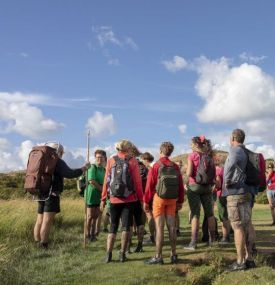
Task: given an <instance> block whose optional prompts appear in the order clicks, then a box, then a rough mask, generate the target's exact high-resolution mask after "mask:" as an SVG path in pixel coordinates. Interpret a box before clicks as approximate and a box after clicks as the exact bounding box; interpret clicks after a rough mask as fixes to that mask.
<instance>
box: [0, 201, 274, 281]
mask: <svg viewBox="0 0 275 285" xmlns="http://www.w3.org/2000/svg"><path fill="white" fill-rule="evenodd" d="M61 209H62V212H61V214H59V215H57V218H56V221H55V224H54V227H53V230H52V232H51V244H50V249H49V250H48V251H44V250H42V249H39V248H37V246H36V245H35V243H34V242H33V239H32V230H33V225H34V221H35V217H36V203H34V202H32V201H29V200H23V199H20V200H19V199H18V200H8V201H4V200H0V217H1V218H0V284H3V285H4V284H49V285H50V284H51V285H52V284H158V285H160V284H197V285H199V284H222V285H226V284H230V285H233V284H257V285H259V284H275V270H274V269H272V267H274V265H275V228H272V227H270V226H269V224H270V213H269V209H268V206H267V205H256V206H255V209H254V212H253V220H254V224H255V226H256V231H257V245H258V249H259V255H258V257H257V260H256V261H257V265H258V267H257V268H256V269H253V270H248V271H245V272H237V273H236V272H234V273H232V272H227V271H226V268H227V266H228V265H229V264H230V263H231V262H232V261H233V260H234V258H235V249H234V245H233V244H231V245H229V246H226V247H224V248H218V247H216V248H212V249H209V248H207V247H206V246H205V244H203V243H201V244H199V246H198V249H197V251H195V252H188V251H186V250H184V249H183V247H182V245H184V244H187V243H188V242H189V237H190V226H189V225H188V224H187V212H188V209H187V205H186V204H185V205H184V209H183V211H182V212H181V232H182V233H183V235H182V236H181V237H179V238H178V247H177V248H178V255H179V259H180V262H179V264H177V265H171V264H169V244H168V242H167V241H168V238H167V232H166V238H165V239H166V240H165V246H164V262H165V265H163V266H159V265H157V266H148V265H144V263H143V261H144V259H146V258H149V257H151V256H152V255H153V254H154V247H152V246H149V245H145V246H144V250H145V252H144V253H139V254H137V253H135V254H134V253H133V254H131V255H129V256H128V257H129V261H128V262H126V263H124V264H121V263H119V262H118V261H117V260H118V247H119V242H117V243H116V246H117V249H116V250H115V251H114V253H113V256H114V260H115V261H114V262H113V263H110V264H104V263H103V258H104V256H105V244H106V234H104V233H102V234H101V235H100V237H99V240H98V241H97V242H96V243H89V244H88V246H87V248H86V250H85V249H83V246H82V236H83V235H82V232H83V216H84V215H83V213H84V208H83V202H82V200H80V199H70V198H63V200H62V202H61ZM118 237H119V236H118ZM133 242H134V243H136V240H135V239H134V240H133Z"/></svg>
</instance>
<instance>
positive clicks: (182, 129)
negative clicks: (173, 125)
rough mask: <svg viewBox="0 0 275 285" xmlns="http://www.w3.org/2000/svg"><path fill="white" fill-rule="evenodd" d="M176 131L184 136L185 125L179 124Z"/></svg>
mask: <svg viewBox="0 0 275 285" xmlns="http://www.w3.org/2000/svg"><path fill="white" fill-rule="evenodd" d="M178 129H179V131H180V133H181V134H185V132H186V129H187V126H186V125H185V124H181V125H179V126H178Z"/></svg>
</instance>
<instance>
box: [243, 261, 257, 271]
mask: <svg viewBox="0 0 275 285" xmlns="http://www.w3.org/2000/svg"><path fill="white" fill-rule="evenodd" d="M245 266H246V268H247V269H250V268H256V264H255V262H254V260H246V261H245Z"/></svg>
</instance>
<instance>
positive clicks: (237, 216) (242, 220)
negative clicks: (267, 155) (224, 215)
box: [222, 129, 255, 271]
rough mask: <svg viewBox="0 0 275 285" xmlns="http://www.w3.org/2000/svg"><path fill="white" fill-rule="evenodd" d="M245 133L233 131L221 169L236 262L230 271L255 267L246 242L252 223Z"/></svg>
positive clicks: (247, 241) (249, 243)
mask: <svg viewBox="0 0 275 285" xmlns="http://www.w3.org/2000/svg"><path fill="white" fill-rule="evenodd" d="M244 140H245V132H244V131H243V130H241V129H235V130H233V131H232V134H231V136H230V145H231V147H230V150H229V155H228V157H227V159H226V162H225V165H224V181H223V192H222V196H223V197H226V199H227V211H228V218H229V220H230V222H231V226H232V229H233V230H234V239H235V246H236V250H237V260H236V262H234V263H233V264H231V265H230V267H229V269H230V270H231V271H237V270H244V269H247V268H252V267H255V263H254V261H253V257H252V244H251V242H250V239H249V230H250V226H251V225H252V223H251V212H252V208H251V201H252V195H251V193H250V188H249V185H247V184H246V183H245V181H246V167H247V163H248V156H247V154H246V153H245V146H244V145H243V143H244Z"/></svg>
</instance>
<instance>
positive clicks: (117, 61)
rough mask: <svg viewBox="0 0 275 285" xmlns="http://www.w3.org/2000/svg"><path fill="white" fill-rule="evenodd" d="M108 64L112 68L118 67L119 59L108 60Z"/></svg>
mask: <svg viewBox="0 0 275 285" xmlns="http://www.w3.org/2000/svg"><path fill="white" fill-rule="evenodd" d="M108 64H109V65H114V66H118V65H119V64H120V63H119V59H118V58H110V59H109V60H108Z"/></svg>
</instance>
